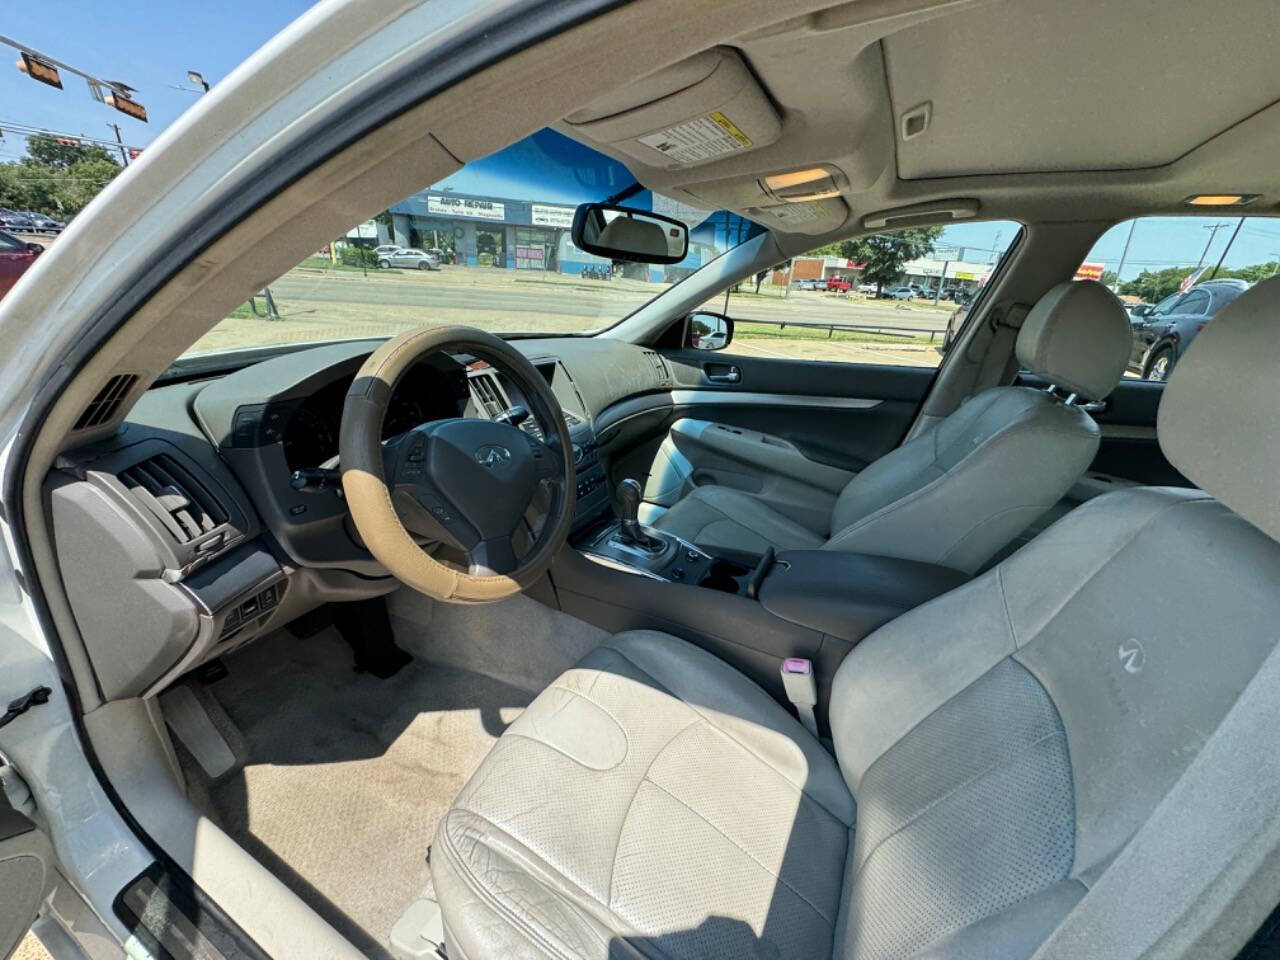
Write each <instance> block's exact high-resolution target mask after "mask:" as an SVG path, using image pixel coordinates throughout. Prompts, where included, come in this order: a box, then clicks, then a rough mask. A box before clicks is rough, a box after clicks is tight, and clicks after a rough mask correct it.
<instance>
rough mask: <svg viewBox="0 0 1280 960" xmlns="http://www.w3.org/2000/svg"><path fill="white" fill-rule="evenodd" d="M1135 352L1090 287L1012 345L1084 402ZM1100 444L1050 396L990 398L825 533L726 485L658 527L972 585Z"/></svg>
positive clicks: (1111, 299) (740, 546) (911, 446)
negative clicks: (962, 575) (948, 574)
mask: <svg viewBox="0 0 1280 960" xmlns="http://www.w3.org/2000/svg"><path fill="white" fill-rule="evenodd" d="M1129 349H1130V333H1129V321H1128V319H1127V317H1126V315H1125V313H1124V311H1123V309H1121V307H1120V304H1119V301H1118V300H1116V298H1115V296H1113V295H1112V294H1111V292H1110V291H1108V290H1107V289H1106V288H1105V287H1103V286H1102V285H1101V284H1098V283H1094V282H1093V281H1066V282H1064V283H1061V284H1058V285H1057V286H1055V287H1054V288H1053V289H1051V290H1050V291H1049V292H1048V293H1047V294H1045V296H1044V297H1043V298H1041V300H1040V301H1039V302H1038V303H1037V304H1036V306H1035V307H1034V309H1032V311H1031V313H1030V314H1029V315H1028V317H1027V319H1026V321H1025V322H1024V323H1023V324H1022V328H1021V330H1020V331H1019V333H1018V339H1017V354H1018V358H1019V359H1020V360H1021V361H1022V362H1023V363H1024V365H1025V366H1026V367H1027V368H1028V369H1029V370H1031V372H1033V373H1036V374H1038V375H1040V376H1042V377H1044V378H1046V379H1047V380H1049V381H1050V382H1052V383H1055V384H1057V385H1059V387H1060V388H1061V389H1062V390H1064V391H1066V392H1070V393H1072V394H1077V395H1079V396H1080V397H1084V398H1087V399H1100V398H1102V397H1105V396H1106V395H1107V394H1109V393H1110V392H1111V391H1112V389H1114V387H1115V385H1116V382H1117V381H1118V380H1119V379H1120V376H1121V375H1122V374H1123V373H1124V367H1125V362H1126V360H1127V359H1128V356H1129ZM704 432H706V431H704ZM1099 438H1100V433H1099V430H1098V426H1097V424H1096V423H1095V422H1094V421H1093V419H1092V418H1091V417H1090V416H1089V415H1088V414H1086V413H1085V412H1084V411H1083V410H1081V409H1080V408H1079V407H1078V406H1076V405H1074V404H1071V403H1064V402H1063V401H1062V398H1061V397H1059V396H1057V395H1055V394H1050V393H1046V392H1044V391H1042V390H1034V389H1031V388H1028V387H994V388H992V389H990V390H985V391H983V392H982V393H979V394H978V395H977V396H975V397H973V398H971V399H970V400H969V401H968V403H965V404H963V405H962V406H961V407H960V408H959V409H958V410H957V411H956V412H955V413H953V414H951V415H950V416H949V417H947V418H945V419H943V420H941V421H939V422H938V423H937V424H936V425H934V426H933V427H932V428H931V429H930V430H928V431H926V432H924V433H921V434H918V435H916V436H914V437H912V438H911V439H910V440H908V441H907V442H906V443H904V444H903V445H902V446H900V447H898V448H897V449H896V450H893V451H891V452H890V453H888V454H887V455H885V456H884V457H881V458H880V459H879V460H877V461H876V462H874V463H872V464H871V465H870V466H868V467H867V468H866V469H864V470H863V471H862V472H861V473H859V474H857V475H856V476H855V477H853V479H851V480H850V481H849V482H848V483H847V484H846V485H845V487H844V489H843V490H842V491H841V492H840V493H839V495H838V496H837V497H836V499H835V502H834V504H833V505H832V507H831V513H830V519H829V520H828V521H827V522H826V523H824V524H822V525H821V526H819V525H818V524H814V525H813V526H811V527H806V526H804V525H803V524H801V523H798V522H797V519H796V517H795V515H794V513H793V515H792V516H787V515H785V514H784V513H782V512H780V511H779V510H778V509H776V508H775V507H774V505H773V503H772V502H771V501H770V500H769V499H768V498H767V497H755V496H752V495H751V494H750V493H746V492H743V491H739V490H733V489H724V488H721V487H717V486H698V487H692V488H691V489H689V490H688V492H687V495H686V496H685V497H684V498H683V499H681V500H680V501H679V502H677V503H676V504H675V505H674V506H673V507H672V508H671V509H670V510H668V511H667V512H666V513H664V514H662V515H661V516H660V517H658V518H657V519H656V520H655V521H654V525H655V526H656V527H658V528H659V529H662V530H667V531H669V532H671V533H674V534H676V535H677V536H680V537H683V538H684V539H686V540H689V541H690V542H692V543H700V544H703V545H706V546H712V547H729V548H732V549H737V550H745V551H750V552H757V553H758V552H761V551H763V550H764V549H766V548H767V547H774V548H775V549H778V550H787V549H813V548H815V547H821V548H822V549H826V550H846V551H851V552H855V553H872V554H879V555H882V556H892V557H903V558H905V559H909V560H922V561H926V562H929V563H938V564H942V565H944V566H951V567H955V568H957V569H960V570H964V571H967V572H969V573H973V572H975V571H977V570H979V569H981V567H982V566H983V565H984V564H985V563H986V562H987V561H988V560H990V559H991V558H992V557H993V556H995V555H996V554H997V553H998V552H999V551H1000V550H1001V549H1002V548H1003V547H1004V546H1005V545H1006V544H1008V543H1009V542H1010V541H1011V540H1012V539H1013V538H1014V537H1015V536H1017V534H1018V533H1019V532H1020V531H1021V530H1022V529H1024V528H1025V527H1026V526H1027V524H1029V523H1031V522H1033V521H1034V520H1035V519H1036V518H1037V517H1039V516H1040V515H1041V514H1043V513H1044V512H1045V511H1046V510H1048V509H1049V508H1050V507H1052V506H1053V505H1054V504H1055V503H1057V502H1058V500H1059V499H1061V497H1062V496H1063V495H1064V494H1065V493H1066V492H1067V491H1068V490H1069V489H1070V488H1071V486H1072V485H1073V484H1074V483H1075V482H1076V481H1077V480H1078V479H1079V478H1080V477H1081V476H1082V475H1083V474H1084V472H1085V470H1087V469H1088V467H1089V464H1090V463H1091V462H1092V461H1093V458H1094V455H1095V454H1096V453H1097V450H1098V443H1099ZM824 469H825V468H818V467H817V466H816V465H815V473H821V472H823V470H824ZM815 486H819V484H817V483H815Z"/></svg>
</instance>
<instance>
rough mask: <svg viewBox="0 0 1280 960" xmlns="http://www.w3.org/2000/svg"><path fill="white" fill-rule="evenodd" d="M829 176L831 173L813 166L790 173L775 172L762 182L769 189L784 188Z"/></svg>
mask: <svg viewBox="0 0 1280 960" xmlns="http://www.w3.org/2000/svg"><path fill="white" fill-rule="evenodd" d="M830 176H831V174H830V173H828V172H827V171H826V170H823V169H822V168H821V167H814V168H812V169H810V170H793V171H792V172H791V173H775V174H774V175H773V176H771V177H765V178H764V182H765V186H767V187H768V188H769V189H770V190H785V189H787V187H795V186H799V185H800V184H802V183H813V181H815V180H825V179H826V178H828V177H830Z"/></svg>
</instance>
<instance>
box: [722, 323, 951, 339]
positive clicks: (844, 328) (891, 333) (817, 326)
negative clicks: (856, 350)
mask: <svg viewBox="0 0 1280 960" xmlns="http://www.w3.org/2000/svg"><path fill="white" fill-rule="evenodd" d="M734 323H735V324H743V323H758V324H764V325H766V326H770V327H777V328H778V329H779V330H785V329H786V328H787V327H802V328H804V329H806V330H826V331H827V339H828V340H830V339H831V338H832V337H834V336H835V332H836V331H837V330H839V331H840V332H841V333H857V332H862V333H876V334H880V335H881V336H888V337H902V338H903V339H904V340H905V339H907V338H910V337H916V336H919V335H921V334H926V333H927V334H928V335H929V342H930V343H933V342H934V338H935V337H943V336H945V335H946V332H947V331H946V330H939V329H937V328H936V327H899V326H892V327H886V326H882V325H877V324H868V323H822V322H820V321H814V320H755V319H751V320H748V319H746V318H738V317H735V318H734Z"/></svg>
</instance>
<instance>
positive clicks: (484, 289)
mask: <svg viewBox="0 0 1280 960" xmlns="http://www.w3.org/2000/svg"><path fill="white" fill-rule="evenodd" d="M477 279H479V282H477ZM271 292H272V294H273V295H274V296H275V297H276V299H277V300H289V301H296V300H307V301H317V302H336V303H351V304H375V305H378V304H381V305H395V306H425V307H433V306H434V307H438V308H458V309H472V310H482V311H485V312H489V313H494V312H496V313H511V314H517V313H540V314H548V313H551V314H557V315H561V316H572V317H584V318H590V319H591V320H605V319H616V318H620V317H622V316H625V315H626V314H627V313H629V312H631V311H632V310H634V309H635V308H637V307H639V306H641V305H642V304H644V303H645V302H646V301H647V300H649V299H650V298H651V297H653V296H654V295H655V293H656V291H655V289H654V288H652V287H644V286H637V285H624V284H623V283H616V284H615V283H603V282H599V281H596V282H592V281H579V282H565V281H563V280H552V281H545V282H543V281H529V282H520V281H518V280H512V279H508V278H506V277H502V278H494V279H493V281H492V282H491V284H486V283H485V282H484V279H483V278H474V277H470V276H459V277H457V278H454V277H450V276H449V272H448V271H444V272H440V273H436V272H431V273H424V274H422V275H418V274H408V275H387V274H380V275H379V274H372V275H371V276H369V277H368V278H365V277H362V276H360V275H358V274H319V273H317V274H314V275H310V274H306V273H303V272H301V271H297V272H291V273H289V274H286V275H285V276H284V277H281V278H280V279H279V280H277V281H275V282H274V283H272V284H271ZM716 307H717V308H718V309H719V308H722V303H721V302H719V300H717V303H716ZM729 312H730V313H731V314H732V315H733V316H734V317H735V318H736V319H739V320H750V319H759V320H775V321H783V320H789V321H805V322H811V323H835V324H860V325H869V326H879V327H883V328H885V329H903V328H908V329H909V328H916V329H921V330H943V329H945V328H946V325H947V316H948V315H949V312H950V311H948V310H946V309H945V308H944V309H936V310H935V309H921V308H919V307H912V306H906V305H901V304H895V303H889V302H885V301H881V302H879V303H873V302H866V301H859V300H857V299H854V300H846V299H841V298H839V297H836V296H828V295H826V294H822V293H813V292H799V291H792V293H791V295H790V296H789V297H787V298H785V299H783V298H781V297H778V298H774V297H754V296H744V297H741V298H737V299H731V300H730V305H729ZM594 325H596V324H589V323H584V324H583V327H584V328H585V327H587V326H594Z"/></svg>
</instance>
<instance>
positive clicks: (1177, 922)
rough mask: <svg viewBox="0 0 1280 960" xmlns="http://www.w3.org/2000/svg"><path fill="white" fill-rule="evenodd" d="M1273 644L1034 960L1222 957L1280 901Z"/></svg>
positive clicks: (1277, 664)
mask: <svg viewBox="0 0 1280 960" xmlns="http://www.w3.org/2000/svg"><path fill="white" fill-rule="evenodd" d="M1277 730H1280V647H1277V648H1273V649H1272V651H1271V653H1270V654H1269V655H1268V656H1267V659H1266V660H1264V661H1263V664H1262V666H1261V668H1259V670H1258V672H1257V673H1256V674H1255V675H1254V677H1253V679H1252V680H1251V681H1250V682H1249V684H1248V686H1246V687H1245V689H1244V692H1243V693H1241V694H1240V697H1239V699H1237V700H1236V702H1235V704H1234V705H1233V706H1232V707H1231V709H1230V710H1229V711H1227V715H1226V716H1225V717H1223V719H1222V722H1221V723H1220V724H1218V728H1217V730H1215V731H1214V732H1213V734H1212V735H1211V736H1210V737H1209V739H1208V740H1207V741H1205V744H1204V746H1203V747H1202V748H1201V750H1200V752H1199V754H1197V755H1196V758H1195V759H1194V760H1192V761H1191V764H1190V765H1189V766H1188V767H1187V769H1186V770H1185V771H1183V774H1182V776H1181V777H1179V778H1178V780H1177V782H1176V783H1175V784H1174V785H1173V787H1172V788H1171V789H1170V790H1169V792H1168V793H1167V794H1165V796H1164V799H1163V800H1161V801H1160V803H1159V804H1158V805H1157V806H1156V808H1155V810H1153V811H1152V813H1151V816H1150V817H1148V818H1147V821H1146V823H1144V824H1143V825H1142V826H1141V827H1140V828H1139V829H1138V831H1137V833H1135V834H1134V835H1133V837H1132V839H1130V840H1129V842H1128V844H1126V845H1125V847H1124V849H1123V850H1121V851H1120V853H1119V854H1118V855H1117V856H1116V859H1115V860H1114V861H1113V862H1112V863H1111V864H1110V866H1108V867H1107V869H1106V870H1105V871H1104V872H1103V873H1102V875H1101V876H1100V877H1099V878H1098V881H1097V883H1095V884H1094V885H1093V887H1092V888H1091V889H1090V890H1089V892H1088V893H1087V894H1085V896H1084V898H1083V899H1082V900H1081V901H1080V902H1079V903H1078V904H1077V905H1076V907H1075V909H1074V910H1072V911H1071V913H1069V914H1068V915H1067V916H1066V918H1065V919H1064V920H1063V921H1062V923H1061V925H1060V926H1059V927H1058V929H1057V930H1055V931H1054V932H1053V935H1052V936H1050V937H1049V939H1048V940H1047V941H1045V943H1044V944H1043V945H1041V947H1040V949H1039V950H1037V951H1036V952H1035V955H1034V957H1033V960H1067V958H1076V957H1085V956H1101V955H1103V954H1105V955H1106V956H1107V957H1109V958H1116V960H1128V958H1136V957H1143V958H1161V957H1200V956H1211V955H1212V956H1230V955H1232V954H1233V953H1234V952H1235V950H1236V949H1238V947H1239V946H1240V945H1241V944H1243V943H1244V941H1246V940H1247V939H1248V938H1249V935H1250V934H1251V933H1252V932H1253V931H1254V930H1255V929H1256V928H1257V927H1258V926H1259V925H1260V924H1261V923H1262V921H1263V920H1264V919H1265V918H1266V916H1267V914H1268V913H1269V912H1270V911H1271V908H1272V907H1273V906H1274V905H1275V902H1276V900H1277V898H1280V864H1278V863H1277V857H1276V853H1277V851H1278V850H1280V805H1277V803H1276V798H1277V797H1278V796H1280V750H1277V749H1276V731H1277Z"/></svg>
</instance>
